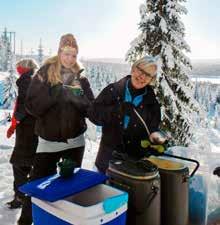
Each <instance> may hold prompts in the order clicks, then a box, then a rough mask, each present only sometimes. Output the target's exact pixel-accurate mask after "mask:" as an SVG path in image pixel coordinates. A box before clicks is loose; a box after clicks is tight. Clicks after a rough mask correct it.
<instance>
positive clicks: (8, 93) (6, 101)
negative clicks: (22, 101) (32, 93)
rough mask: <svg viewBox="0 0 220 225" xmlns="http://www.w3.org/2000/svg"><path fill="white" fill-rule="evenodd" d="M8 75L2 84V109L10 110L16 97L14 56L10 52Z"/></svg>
mask: <svg viewBox="0 0 220 225" xmlns="http://www.w3.org/2000/svg"><path fill="white" fill-rule="evenodd" d="M8 63H9V66H10V68H9V70H8V72H9V75H8V76H7V77H6V79H5V80H4V83H3V86H4V88H3V108H4V109H11V108H12V105H13V103H14V101H15V98H16V96H17V86H16V80H17V76H16V72H15V55H14V54H13V53H12V51H11V50H10V52H9V61H8Z"/></svg>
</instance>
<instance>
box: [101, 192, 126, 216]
mask: <svg viewBox="0 0 220 225" xmlns="http://www.w3.org/2000/svg"><path fill="white" fill-rule="evenodd" d="M127 202H128V194H127V193H126V192H124V193H123V194H121V195H118V196H113V197H110V198H107V199H105V200H104V202H103V205H102V206H103V209H104V211H105V212H106V213H111V212H114V211H115V210H117V209H119V208H120V207H121V206H123V205H125V204H127Z"/></svg>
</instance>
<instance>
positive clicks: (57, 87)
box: [50, 84, 62, 98]
mask: <svg viewBox="0 0 220 225" xmlns="http://www.w3.org/2000/svg"><path fill="white" fill-rule="evenodd" d="M61 91H62V84H56V85H54V86H52V87H51V88H50V95H51V96H52V97H54V98H57V97H58V96H59V95H60V94H61Z"/></svg>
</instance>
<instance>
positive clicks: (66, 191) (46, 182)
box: [19, 169, 108, 202]
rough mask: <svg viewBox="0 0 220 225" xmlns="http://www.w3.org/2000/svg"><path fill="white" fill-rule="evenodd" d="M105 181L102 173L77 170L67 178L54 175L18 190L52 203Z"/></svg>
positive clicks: (105, 177) (105, 178)
mask: <svg viewBox="0 0 220 225" xmlns="http://www.w3.org/2000/svg"><path fill="white" fill-rule="evenodd" d="M107 179H108V177H107V176H106V175H104V174H102V173H98V172H94V171H90V170H85V169H79V170H78V171H77V172H75V173H74V174H73V176H71V177H69V178H62V177H60V176H59V175H58V174H55V175H53V176H48V177H44V178H41V179H37V180H34V181H31V182H29V183H27V184H24V185H22V186H20V187H19V190H20V191H21V192H23V193H25V194H28V195H29V196H32V197H36V198H39V199H42V200H46V201H49V202H54V201H57V200H60V199H63V198H65V197H67V196H70V195H73V194H76V193H78V192H81V191H83V190H86V189H88V188H90V187H93V186H95V185H97V184H101V183H103V182H105V181H106V180H107Z"/></svg>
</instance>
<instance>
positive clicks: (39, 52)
mask: <svg viewBox="0 0 220 225" xmlns="http://www.w3.org/2000/svg"><path fill="white" fill-rule="evenodd" d="M43 57H44V54H43V46H42V41H41V39H40V44H39V47H38V63H39V65H42V63H43Z"/></svg>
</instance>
